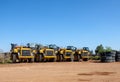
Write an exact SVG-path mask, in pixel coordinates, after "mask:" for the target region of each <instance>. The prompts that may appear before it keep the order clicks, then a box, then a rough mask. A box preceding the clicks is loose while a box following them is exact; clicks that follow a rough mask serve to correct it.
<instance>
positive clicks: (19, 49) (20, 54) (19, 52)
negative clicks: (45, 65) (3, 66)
mask: <svg viewBox="0 0 120 82" xmlns="http://www.w3.org/2000/svg"><path fill="white" fill-rule="evenodd" d="M10 52H11V60H12V62H13V63H16V62H23V61H28V62H34V55H33V54H32V51H31V48H29V47H27V46H17V44H11V50H10Z"/></svg>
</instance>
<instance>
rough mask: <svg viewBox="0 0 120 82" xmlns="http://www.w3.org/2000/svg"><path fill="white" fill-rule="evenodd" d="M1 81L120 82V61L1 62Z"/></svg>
mask: <svg viewBox="0 0 120 82" xmlns="http://www.w3.org/2000/svg"><path fill="white" fill-rule="evenodd" d="M0 82H120V63H91V62H47V63H18V64H1V65H0Z"/></svg>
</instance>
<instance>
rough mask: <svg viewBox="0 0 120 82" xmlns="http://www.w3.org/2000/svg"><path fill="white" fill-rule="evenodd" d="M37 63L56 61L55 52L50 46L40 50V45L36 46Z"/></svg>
mask: <svg viewBox="0 0 120 82" xmlns="http://www.w3.org/2000/svg"><path fill="white" fill-rule="evenodd" d="M34 53H35V51H34ZM35 61H36V62H44V61H56V54H55V50H54V49H51V48H49V47H48V46H44V47H43V48H40V46H39V45H36V53H35Z"/></svg>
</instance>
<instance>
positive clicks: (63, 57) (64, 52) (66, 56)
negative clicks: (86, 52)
mask: <svg viewBox="0 0 120 82" xmlns="http://www.w3.org/2000/svg"><path fill="white" fill-rule="evenodd" d="M73 60H74V56H73V51H72V50H70V49H67V48H60V49H59V51H58V54H57V61H73Z"/></svg>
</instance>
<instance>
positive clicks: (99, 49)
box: [95, 44, 105, 54]
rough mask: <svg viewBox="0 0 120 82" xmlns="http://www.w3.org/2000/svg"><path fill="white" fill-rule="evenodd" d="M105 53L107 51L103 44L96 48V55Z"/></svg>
mask: <svg viewBox="0 0 120 82" xmlns="http://www.w3.org/2000/svg"><path fill="white" fill-rule="evenodd" d="M103 52H105V49H104V47H103V45H102V44H101V45H98V46H97V47H96V49H95V53H96V54H101V53H103Z"/></svg>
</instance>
